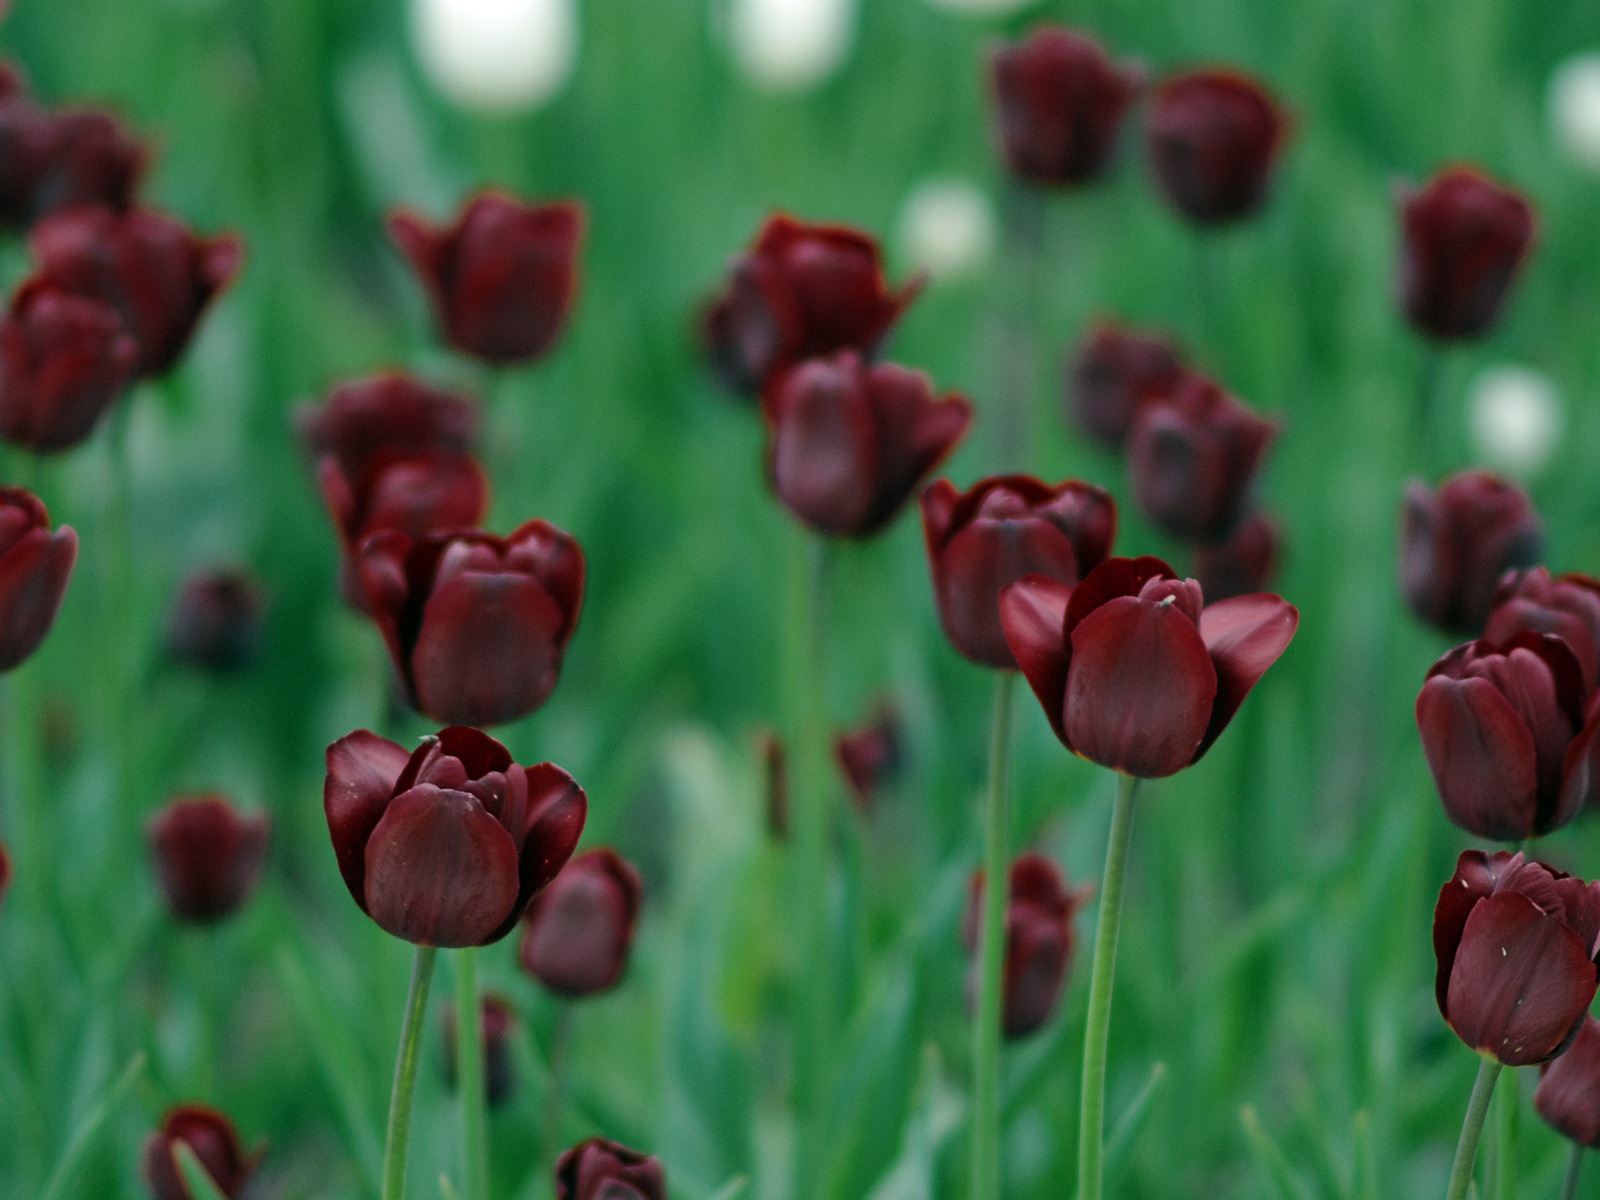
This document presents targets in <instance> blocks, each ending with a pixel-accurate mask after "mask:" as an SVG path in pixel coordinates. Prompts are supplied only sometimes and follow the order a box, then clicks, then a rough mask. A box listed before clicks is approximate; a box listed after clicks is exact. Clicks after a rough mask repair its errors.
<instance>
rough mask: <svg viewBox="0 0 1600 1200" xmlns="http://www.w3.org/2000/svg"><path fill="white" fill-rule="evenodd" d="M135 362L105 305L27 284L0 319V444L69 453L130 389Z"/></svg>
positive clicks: (129, 338)
mask: <svg viewBox="0 0 1600 1200" xmlns="http://www.w3.org/2000/svg"><path fill="white" fill-rule="evenodd" d="M138 358H139V343H138V342H137V341H136V340H135V339H134V337H133V335H132V334H130V333H129V332H128V330H127V329H126V328H125V327H124V325H123V323H122V317H121V316H120V315H119V314H118V313H117V310H116V309H115V308H113V307H112V306H111V305H109V304H107V303H106V302H105V301H103V300H97V299H96V298H94V297H93V296H81V295H77V294H75V293H73V292H67V291H63V290H61V289H60V288H58V287H55V286H53V285H51V284H50V283H48V282H45V281H43V280H35V281H34V282H31V283H27V284H24V285H23V286H22V288H21V289H20V290H18V292H17V294H16V295H15V296H14V297H13V298H12V301H11V310H10V311H9V312H8V313H6V315H5V316H4V317H0V437H3V438H5V440H6V441H8V442H11V443H13V444H15V445H18V446H23V447H25V448H27V449H29V450H33V451H36V452H39V453H53V452H56V451H60V450H68V449H71V448H72V447H73V446H76V445H77V444H78V443H80V442H82V441H83V440H84V439H85V438H87V437H88V436H89V434H90V433H91V432H93V430H94V427H95V424H96V423H97V422H98V421H99V420H100V417H101V415H102V414H103V413H104V412H105V411H106V410H107V409H109V408H110V407H111V405H112V404H114V403H116V401H117V399H118V398H119V397H120V396H121V395H122V394H123V392H124V391H126V390H127V387H128V384H129V382H130V381H131V380H132V378H133V371H134V367H135V365H136V364H137V362H138Z"/></svg>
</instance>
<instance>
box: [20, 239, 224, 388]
mask: <svg viewBox="0 0 1600 1200" xmlns="http://www.w3.org/2000/svg"><path fill="white" fill-rule="evenodd" d="M28 245H29V248H30V249H31V250H32V252H33V256H34V258H35V260H37V262H38V264H39V274H40V276H42V277H43V278H44V279H46V280H47V281H49V282H50V283H52V284H54V285H55V286H57V287H59V288H62V289H64V290H65V291H69V292H81V293H82V294H84V295H87V296H94V297H97V298H98V299H101V300H104V301H105V302H106V303H107V304H109V305H111V306H112V307H113V308H115V309H116V310H117V312H118V313H119V314H120V315H121V317H122V323H123V324H124V325H126V326H127V327H128V331H129V332H130V333H132V334H133V336H134V338H135V339H136V340H137V341H138V343H139V362H138V365H137V367H136V374H138V375H139V376H140V377H141V378H154V377H156V376H160V375H164V374H166V373H167V371H169V370H171V368H172V367H173V365H174V364H175V363H176V362H177V361H178V359H179V357H180V356H181V355H182V354H183V352H184V350H185V349H186V348H187V347H188V345H189V341H190V339H191V338H192V337H193V336H194V331H195V329H196V327H197V326H198V325H199V323H200V317H201V315H202V314H203V313H204V312H205V309H206V307H207V306H208V305H209V304H210V303H211V301H212V300H213V299H214V298H215V297H216V296H217V294H218V293H219V292H221V291H222V289H223V288H225V287H226V286H227V285H228V283H229V282H230V281H231V280H232V279H233V276H234V274H235V273H236V272H237V271H238V269H239V263H240V259H241V258H242V256H243V247H242V245H241V244H240V242H239V240H238V239H237V238H235V237H232V236H230V235H224V236H222V237H216V238H202V237H199V236H197V235H196V234H195V233H194V232H193V231H191V230H190V229H189V228H188V226H186V225H184V224H183V223H182V222H181V221H179V220H177V219H175V218H173V217H169V216H167V215H166V214H164V213H158V212H154V211H152V210H150V209H147V208H135V209H132V210H130V211H128V212H125V213H119V212H114V211H112V210H111V209H109V208H104V207H85V208H74V209H70V210H68V211H65V212H61V213H57V214H56V215H54V216H52V217H49V218H48V219H46V220H44V221H42V222H40V223H39V224H38V225H37V226H35V227H34V229H33V232H32V233H31V234H30V235H29V239H28Z"/></svg>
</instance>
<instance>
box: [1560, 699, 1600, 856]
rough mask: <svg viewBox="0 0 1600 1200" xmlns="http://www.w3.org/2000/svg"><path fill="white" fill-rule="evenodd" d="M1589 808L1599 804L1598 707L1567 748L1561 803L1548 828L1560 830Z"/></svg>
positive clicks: (1599, 721)
mask: <svg viewBox="0 0 1600 1200" xmlns="http://www.w3.org/2000/svg"><path fill="white" fill-rule="evenodd" d="M1591 804H1600V704H1596V705H1595V706H1594V708H1593V710H1592V711H1591V712H1590V713H1589V719H1588V721H1586V722H1585V723H1584V726H1583V729H1582V730H1581V731H1580V732H1579V734H1578V736H1577V737H1575V738H1573V739H1572V745H1570V746H1568V747H1567V757H1566V762H1565V764H1564V768H1563V770H1562V772H1561V802H1560V804H1559V806H1558V807H1557V809H1556V814H1555V820H1554V821H1553V822H1552V823H1551V828H1553V829H1559V828H1561V826H1563V825H1565V824H1566V823H1567V822H1568V821H1570V820H1572V818H1573V817H1575V816H1577V815H1578V814H1579V813H1580V812H1582V811H1583V810H1584V809H1585V808H1586V807H1588V806H1589V805H1591Z"/></svg>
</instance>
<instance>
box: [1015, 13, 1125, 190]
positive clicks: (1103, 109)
mask: <svg viewBox="0 0 1600 1200" xmlns="http://www.w3.org/2000/svg"><path fill="white" fill-rule="evenodd" d="M989 80H990V84H991V86H992V88H993V91H994V100H995V116H996V119H997V122H998V125H999V130H1000V146H1001V149H1002V150H1003V151H1004V152H1005V156H1006V163H1007V164H1008V165H1009V166H1010V167H1011V170H1012V172H1013V173H1014V174H1016V175H1018V176H1020V177H1021V178H1023V179H1026V180H1028V181H1029V182H1030V183H1040V184H1046V185H1051V186H1057V187H1070V186H1073V185H1077V184H1083V183H1088V182H1089V181H1090V180H1092V179H1094V178H1096V177H1097V176H1098V175H1100V174H1101V173H1102V172H1103V171H1104V170H1105V169H1106V166H1107V165H1108V164H1109V163H1110V161H1111V155H1112V152H1113V151H1114V150H1115V149H1116V148H1117V134H1118V132H1119V131H1120V130H1121V128H1122V118H1123V116H1124V115H1126V113H1127V111H1128V106H1129V105H1130V104H1132V103H1133V99H1134V97H1135V96H1136V95H1138V93H1139V89H1140V88H1141V87H1142V86H1143V84H1144V70H1143V68H1140V67H1130V66H1123V67H1119V66H1117V64H1116V63H1114V62H1112V61H1111V59H1110V57H1109V56H1108V55H1107V54H1106V52H1105V51H1104V50H1103V49H1101V47H1100V44H1099V43H1098V42H1096V41H1095V40H1094V39H1093V38H1090V37H1086V36H1085V35H1084V34H1081V33H1078V32H1076V31H1075V30H1071V29H1066V28H1063V27H1061V26H1044V27H1042V28H1039V29H1036V30H1034V31H1033V33H1032V34H1031V35H1030V36H1029V37H1028V38H1027V40H1025V41H1021V42H1015V43H1011V44H1009V45H1002V46H999V47H996V48H995V49H994V50H993V51H991V52H990V55H989Z"/></svg>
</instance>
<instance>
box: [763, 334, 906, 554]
mask: <svg viewBox="0 0 1600 1200" xmlns="http://www.w3.org/2000/svg"><path fill="white" fill-rule="evenodd" d="M767 410H768V412H769V414H770V416H769V422H768V423H769V427H770V429H771V433H772V438H771V451H770V464H771V472H772V487H773V490H774V491H775V492H777V493H778V496H779V497H780V498H781V499H782V500H783V502H784V504H786V505H787V506H788V507H789V508H790V509H791V510H793V512H794V513H795V515H796V516H798V517H800V518H801V519H802V520H804V521H805V522H806V523H807V524H809V525H811V526H812V527H814V528H815V529H817V530H819V531H821V532H823V533H827V534H832V535H834V536H838V537H848V536H851V535H853V534H855V533H857V532H858V531H860V530H861V529H862V528H863V526H864V525H865V524H866V523H867V521H868V520H869V518H870V517H871V515H872V509H873V505H874V501H875V499H876V490H877V489H876V487H875V485H876V483H877V481H878V480H879V479H880V477H881V476H882V474H883V469H884V464H883V455H884V453H885V448H884V447H883V446H882V445H881V444H880V441H879V433H878V427H877V423H876V422H875V421H874V420H873V416H872V410H871V406H870V402H869V400H868V397H867V394H866V384H865V380H864V377H863V374H862V370H861V366H860V360H859V358H858V356H856V355H855V354H853V353H850V352H845V353H843V354H841V355H839V356H838V358H837V359H835V360H826V361H824V360H812V361H810V362H807V363H804V364H802V365H801V366H800V367H798V368H796V370H795V371H794V372H793V373H792V374H790V375H789V376H787V377H786V378H785V379H783V380H782V381H780V382H779V383H778V384H777V385H776V392H775V393H774V395H773V397H772V400H771V403H770V404H769V405H768V406H767Z"/></svg>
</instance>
